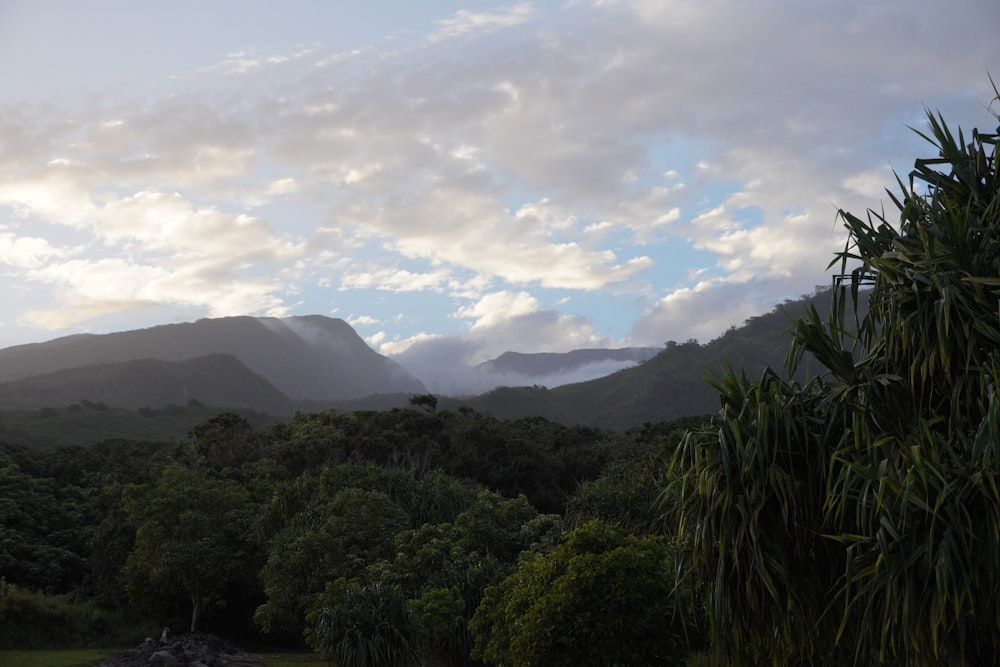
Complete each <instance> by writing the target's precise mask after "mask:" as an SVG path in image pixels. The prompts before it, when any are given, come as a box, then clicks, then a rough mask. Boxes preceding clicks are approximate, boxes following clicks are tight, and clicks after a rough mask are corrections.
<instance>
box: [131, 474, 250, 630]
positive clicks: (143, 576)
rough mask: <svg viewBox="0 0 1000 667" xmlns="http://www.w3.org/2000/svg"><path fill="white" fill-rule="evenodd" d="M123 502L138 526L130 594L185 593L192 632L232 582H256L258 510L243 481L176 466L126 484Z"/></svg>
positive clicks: (147, 597) (150, 598)
mask: <svg viewBox="0 0 1000 667" xmlns="http://www.w3.org/2000/svg"><path fill="white" fill-rule="evenodd" d="M124 505H125V509H126V511H127V512H128V514H129V515H130V517H131V519H132V521H133V522H134V523H135V524H136V526H137V529H136V537H135V546H134V548H133V550H132V553H131V554H130V555H129V557H128V562H127V576H128V588H129V593H130V595H131V596H132V597H133V598H137V599H145V600H147V601H155V600H157V599H158V598H160V597H161V596H162V595H164V594H176V593H183V594H185V595H186V596H187V598H188V599H189V600H190V603H191V625H190V627H191V631H192V632H194V631H196V630H197V628H198V623H199V620H200V619H201V616H202V612H203V611H204V610H205V608H206V606H207V605H208V604H209V603H210V602H212V601H214V600H216V599H218V598H219V597H220V596H221V595H222V594H223V592H224V591H225V590H226V588H227V587H229V586H231V585H233V584H234V583H237V582H243V583H247V584H249V585H252V573H254V572H255V571H256V566H257V563H256V557H255V553H254V551H253V548H252V546H251V542H250V532H249V527H250V520H251V517H252V516H253V514H254V508H253V506H252V505H251V503H250V498H249V494H247V492H246V491H245V490H244V489H243V488H242V487H241V486H240V485H239V484H237V483H235V482H232V481H229V480H223V479H212V478H208V477H204V476H203V475H201V474H199V473H197V472H195V471H192V470H189V469H187V468H184V467H182V466H179V465H176V464H174V465H171V466H168V467H167V468H166V469H165V470H164V472H163V475H162V477H161V478H160V481H159V483H158V484H157V485H156V486H155V487H152V488H150V487H145V486H143V487H138V486H132V487H129V488H127V489H126V492H125V496H124ZM248 575H249V576H248Z"/></svg>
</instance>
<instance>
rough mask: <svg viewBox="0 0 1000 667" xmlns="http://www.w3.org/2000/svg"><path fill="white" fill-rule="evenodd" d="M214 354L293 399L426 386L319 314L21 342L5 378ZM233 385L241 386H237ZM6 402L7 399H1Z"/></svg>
mask: <svg viewBox="0 0 1000 667" xmlns="http://www.w3.org/2000/svg"><path fill="white" fill-rule="evenodd" d="M214 354H228V355H231V356H232V357H235V358H236V359H238V360H239V361H240V362H241V363H242V364H243V365H245V366H246V367H247V368H248V369H250V370H251V371H253V373H256V374H257V375H259V376H261V377H262V378H264V379H265V380H267V382H269V383H271V384H272V385H274V387H275V388H276V389H277V390H278V391H280V392H281V393H283V394H284V395H285V396H287V397H288V398H289V399H291V400H316V401H332V400H338V399H350V398H357V397H360V396H367V395H369V394H374V393H378V392H385V393H392V392H406V393H420V392H422V391H424V388H423V385H422V384H421V383H420V382H419V381H418V380H416V379H415V378H413V377H412V376H410V375H408V374H407V373H406V372H405V371H404V370H403V369H402V368H400V367H399V365H398V364H396V363H395V362H393V361H391V360H390V359H388V358H386V357H384V356H382V355H380V354H378V353H376V352H375V351H374V350H372V349H371V348H370V347H368V345H367V344H366V343H365V342H364V341H363V340H362V339H361V338H360V337H359V336H358V335H357V333H356V332H355V331H354V329H353V328H351V326H350V325H349V324H347V323H346V322H344V321H343V320H338V319H333V318H328V317H322V316H318V315H316V316H308V317H289V318H284V319H278V318H272V317H225V318H218V319H203V320H198V321H197V322H192V323H185V324H169V325H163V326H158V327H151V328H149V329H140V330H136V331H124V332H119V333H111V334H101V335H78V336H69V337H66V338H59V339H56V340H52V341H48V342H46V343H36V344H31V345H18V346H15V347H9V348H5V349H2V350H0V382H11V381H14V380H19V379H23V378H27V377H31V376H37V375H45V374H49V373H53V372H56V371H62V370H67V369H72V368H80V367H83V366H93V365H96V364H114V363H122V362H132V361H136V360H141V359H158V360H161V361H186V360H189V359H194V358H197V357H204V356H206V355H214ZM203 366H204V364H203ZM161 370H162V369H161ZM166 381H167V382H168V383H169V382H172V381H173V380H172V379H169V378H168V379H167V380H166ZM257 384H258V385H259V382H257ZM97 385H98V382H96V381H95V386H94V390H93V391H85V389H86V388H85V387H82V386H81V387H80V388H79V391H80V392H83V393H82V395H80V396H78V398H90V397H91V396H94V395H97V393H98V391H99V390H100V388H99V387H98V386H97ZM231 391H233V392H234V394H235V393H237V392H238V391H239V390H238V387H232V388H231ZM196 398H200V397H196ZM202 400H203V399H202ZM223 404H224V405H228V403H223ZM0 407H6V406H5V405H3V404H2V403H0ZM152 407H162V406H156V405H154V406H152ZM252 407H255V408H257V409H267V408H268V407H270V406H269V405H254V406H252Z"/></svg>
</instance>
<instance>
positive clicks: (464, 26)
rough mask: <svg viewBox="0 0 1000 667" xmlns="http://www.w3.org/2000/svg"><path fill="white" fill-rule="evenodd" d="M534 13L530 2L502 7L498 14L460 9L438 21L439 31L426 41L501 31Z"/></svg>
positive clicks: (521, 21) (519, 22)
mask: <svg viewBox="0 0 1000 667" xmlns="http://www.w3.org/2000/svg"><path fill="white" fill-rule="evenodd" d="M534 13H535V9H534V7H533V5H532V3H530V2H521V3H518V4H516V5H511V6H509V7H504V8H503V9H502V10H501V11H498V12H474V11H470V10H468V9H460V10H459V11H457V12H455V15H454V16H453V17H452V18H449V19H442V20H439V21H438V22H437V23H438V25H440V26H441V27H440V29H439V30H438V31H437V32H435V33H433V34H432V35H430V36H429V37H428V40H429V41H431V42H438V41H441V40H445V39H454V38H456V37H468V36H471V35H475V34H481V33H489V32H494V31H496V30H502V29H504V28H509V27H511V26H515V25H518V24H521V23H524V22H525V21H528V20H529V19H530V18H531V17H532V15H534Z"/></svg>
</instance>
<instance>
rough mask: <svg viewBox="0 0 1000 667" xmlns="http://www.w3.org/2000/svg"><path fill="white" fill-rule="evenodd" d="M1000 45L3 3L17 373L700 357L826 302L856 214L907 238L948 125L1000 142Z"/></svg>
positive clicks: (472, 13) (924, 5)
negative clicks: (280, 358)
mask: <svg viewBox="0 0 1000 667" xmlns="http://www.w3.org/2000/svg"><path fill="white" fill-rule="evenodd" d="M997 26H1000V3H997V2H995V0H957V1H956V2H951V3H942V2H934V1H930V0H927V1H920V0H917V1H915V0H883V1H880V2H870V1H864V2H854V1H850V0H813V1H809V2H802V1H801V0H761V1H758V2H754V3H746V2H745V1H742V0H699V1H690V2H689V1H675V0H569V1H568V2H507V3H496V2H489V1H479V2H453V1H451V0H440V1H427V2H419V3H416V2H403V1H399V2H380V1H368V2H364V3H362V2H329V1H315V2H310V1H308V0H301V1H299V2H294V3H278V2H263V1H258V0H241V1H235V0H216V1H209V2H205V1H204V0H198V1H197V2H195V1H191V0H173V1H171V2H134V1H132V0H88V1H87V2H76V1H70V0H45V1H41V2H40V1H38V0H24V1H21V0H0V81H3V91H4V94H3V95H2V96H0V275H2V280H3V288H4V289H2V290H0V313H2V314H0V347H6V346H10V345H18V344H24V343H31V342H40V341H44V340H50V339H53V338H57V337H60V336H65V335H70V334H75V333H85V332H89V333H105V332H110V331H120V330H126V329H136V328H144V327H149V326H154V325H158V324H167V323H172V322H184V321H193V320H196V319H199V318H202V317H223V316H231V315H260V316H275V317H286V316H292V315H307V314H320V315H327V316H331V317H339V318H342V319H344V320H346V321H347V322H349V323H350V324H351V325H352V326H354V328H355V329H356V330H357V331H358V333H359V335H361V336H362V337H363V338H364V339H365V340H366V341H367V342H368V343H369V345H371V346H372V347H373V348H374V349H376V350H377V351H379V352H381V353H383V354H386V355H388V356H390V357H392V358H394V359H397V360H398V361H400V363H403V364H404V366H406V367H407V368H409V369H411V370H413V371H414V372H415V373H417V374H418V376H419V377H421V379H425V381H427V378H431V377H435V375H434V374H435V369H438V370H440V369H444V368H452V367H455V366H466V367H474V366H475V365H476V364H478V363H481V362H483V361H486V360H488V359H491V358H494V357H496V356H498V355H499V354H501V353H502V352H504V351H507V350H515V351H520V352H542V351H547V352H548V351H551V352H564V351H569V350H573V349H578V348H587V347H624V346H662V345H663V344H664V343H665V342H666V341H668V340H677V341H686V340H689V339H696V340H698V341H701V342H707V341H709V340H711V339H713V338H715V337H717V336H718V335H720V334H722V333H723V332H724V331H725V330H726V329H728V328H729V327H730V326H733V325H739V324H742V323H743V322H744V321H745V320H746V319H747V318H749V317H751V316H754V315H758V314H762V313H765V312H768V311H770V310H772V309H773V308H774V307H775V306H776V305H777V304H780V303H782V302H783V301H785V300H787V299H795V298H798V297H799V296H800V295H802V294H807V293H812V292H813V290H814V289H815V287H816V286H820V285H828V284H829V283H830V276H831V270H830V269H828V265H829V263H830V261H831V260H832V259H833V256H834V253H836V252H837V251H838V250H841V249H842V248H843V246H844V243H845V241H846V234H845V232H844V229H843V227H842V225H841V224H840V223H839V221H838V219H837V211H838V209H844V210H847V211H851V212H853V213H856V214H863V213H864V212H865V211H866V210H867V209H869V208H871V209H875V210H881V209H882V208H883V207H884V208H886V209H889V208H891V201H890V200H889V198H888V197H887V195H886V193H885V189H886V188H887V187H888V188H891V189H893V190H895V186H894V184H895V176H894V172H896V173H898V174H900V175H901V176H903V177H905V175H906V174H907V173H908V171H909V170H910V168H911V167H912V165H913V160H914V159H915V158H918V157H931V156H933V154H934V150H933V147H931V146H929V145H928V144H926V142H924V140H922V139H921V138H920V137H918V136H917V135H916V133H915V132H913V131H912V129H911V128H916V129H920V128H921V127H923V124H924V118H925V113H926V110H927V109H932V110H935V111H938V112H940V113H941V114H942V115H943V116H944V117H945V119H946V121H947V122H948V123H949V124H951V125H953V126H956V127H962V128H963V129H966V130H971V128H973V127H979V128H980V129H982V130H983V131H992V130H993V129H994V128H995V126H996V120H995V119H994V117H993V116H992V115H991V113H990V101H991V99H992V97H993V89H992V87H991V84H990V79H989V76H990V74H992V75H993V77H994V79H995V80H998V81H1000V40H998V39H996V28H997ZM992 108H993V110H996V109H997V105H996V104H994V105H993V107H992ZM452 377H453V376H452ZM452 381H453V382H457V380H452ZM435 382H437V384H434V388H435V389H437V390H443V389H449V388H451V389H456V390H457V389H459V387H457V386H456V387H447V386H444V385H442V384H441V382H444V381H443V380H440V381H435ZM432 384H433V383H432Z"/></svg>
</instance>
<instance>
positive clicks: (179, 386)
mask: <svg viewBox="0 0 1000 667" xmlns="http://www.w3.org/2000/svg"><path fill="white" fill-rule="evenodd" d="M83 400H86V401H89V402H92V403H104V404H106V405H110V406H114V407H118V408H131V409H135V408H142V407H152V408H159V407H163V406H165V405H181V406H183V405H188V404H189V403H192V402H196V403H201V404H204V405H211V406H225V407H228V408H248V409H254V410H263V411H265V412H269V413H272V414H289V413H290V412H291V411H292V402H291V401H290V400H289V399H288V397H287V396H285V395H284V394H282V393H281V392H280V391H278V390H277V389H275V388H274V385H272V384H271V383H270V382H268V381H267V380H265V379H264V378H262V377H261V376H259V375H257V374H256V373H254V372H252V371H251V370H250V369H248V368H247V367H246V366H245V365H244V364H242V363H241V362H240V361H239V360H238V359H236V358H235V357H233V356H232V355H228V354H212V355H206V356H203V357H196V358H194V359H186V360H183V361H163V360H160V359H136V360H134V361H122V362H112V363H105V364H94V365H91V366H80V367H76V368H69V369H65V370H61V371H55V372H52V373H46V374H43V375H34V376H31V377H27V378H22V379H20V380H14V381H12V382H6V383H3V384H0V405H2V406H3V407H4V408H5V409H32V408H43V407H62V406H67V405H72V404H73V403H79V402H81V401H83Z"/></svg>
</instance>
